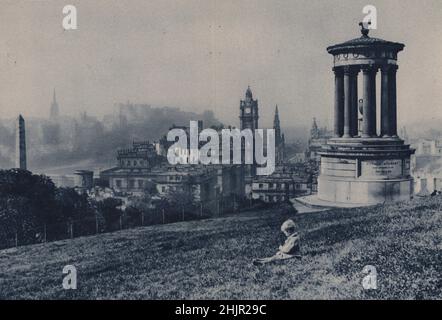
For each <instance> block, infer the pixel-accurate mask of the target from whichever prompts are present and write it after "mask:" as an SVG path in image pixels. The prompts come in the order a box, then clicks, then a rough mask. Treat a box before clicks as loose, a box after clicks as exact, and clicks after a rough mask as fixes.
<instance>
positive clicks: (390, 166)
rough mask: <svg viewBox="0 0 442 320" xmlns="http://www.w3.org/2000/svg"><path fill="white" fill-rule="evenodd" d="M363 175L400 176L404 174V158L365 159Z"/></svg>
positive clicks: (362, 166)
mask: <svg viewBox="0 0 442 320" xmlns="http://www.w3.org/2000/svg"><path fill="white" fill-rule="evenodd" d="M361 175H362V176H363V177H375V178H376V177H377V178H379V177H382V178H399V177H401V175H402V160H401V159H392V160H364V161H362V162H361Z"/></svg>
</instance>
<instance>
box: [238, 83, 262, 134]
mask: <svg viewBox="0 0 442 320" xmlns="http://www.w3.org/2000/svg"><path fill="white" fill-rule="evenodd" d="M258 118H259V115H258V100H253V94H252V90H250V87H248V88H247V91H246V98H245V100H241V104H240V115H239V120H240V123H241V130H243V129H251V130H252V131H255V129H257V128H258Z"/></svg>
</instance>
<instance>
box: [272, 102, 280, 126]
mask: <svg viewBox="0 0 442 320" xmlns="http://www.w3.org/2000/svg"><path fill="white" fill-rule="evenodd" d="M273 128H274V129H275V130H276V129H277V130H280V129H281V128H280V122H279V112H278V105H276V108H275V116H274V118H273Z"/></svg>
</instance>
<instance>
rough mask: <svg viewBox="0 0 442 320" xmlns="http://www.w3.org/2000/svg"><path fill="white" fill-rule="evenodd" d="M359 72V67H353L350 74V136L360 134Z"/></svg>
mask: <svg viewBox="0 0 442 320" xmlns="http://www.w3.org/2000/svg"><path fill="white" fill-rule="evenodd" d="M358 73H359V69H353V70H352V72H351V74H350V91H351V105H350V136H352V137H356V136H357V135H358Z"/></svg>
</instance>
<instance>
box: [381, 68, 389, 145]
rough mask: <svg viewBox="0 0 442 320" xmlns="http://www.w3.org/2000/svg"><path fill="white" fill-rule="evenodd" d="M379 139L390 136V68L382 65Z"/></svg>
mask: <svg viewBox="0 0 442 320" xmlns="http://www.w3.org/2000/svg"><path fill="white" fill-rule="evenodd" d="M381 73H382V76H381V137H389V136H390V134H391V128H390V125H391V123H390V99H389V95H390V94H389V91H390V88H389V86H390V84H389V83H390V82H389V73H390V66H389V65H384V66H382V67H381Z"/></svg>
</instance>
